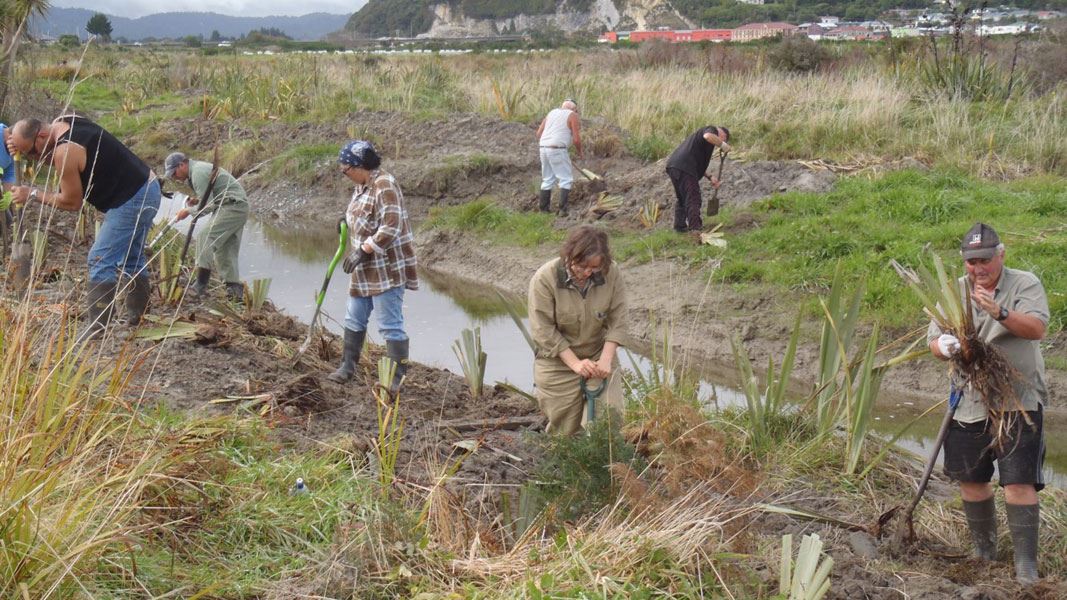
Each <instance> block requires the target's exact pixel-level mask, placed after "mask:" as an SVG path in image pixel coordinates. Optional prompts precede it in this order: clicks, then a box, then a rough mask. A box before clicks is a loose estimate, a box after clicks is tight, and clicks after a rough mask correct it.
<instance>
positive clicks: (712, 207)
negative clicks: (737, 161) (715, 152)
mask: <svg viewBox="0 0 1067 600" xmlns="http://www.w3.org/2000/svg"><path fill="white" fill-rule="evenodd" d="M726 154H727V153H726V152H723V151H722V148H719V174H718V175H716V176H715V179H716V180H718V182H719V187H722V166H723V164H724V163H725V162H726ZM709 180H710V178H709ZM717 214H719V188H718V187H716V188H714V189H713V190H712V192H711V199H710V200H708V214H707V216H709V217H712V216H715V215H717Z"/></svg>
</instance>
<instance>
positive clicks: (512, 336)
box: [158, 199, 1067, 487]
mask: <svg viewBox="0 0 1067 600" xmlns="http://www.w3.org/2000/svg"><path fill="white" fill-rule="evenodd" d="M177 208H178V207H177V206H176V205H175V204H174V203H173V201H171V202H167V200H166V199H164V203H163V206H161V207H160V213H159V217H158V220H161V221H162V220H166V219H169V218H170V217H171V216H172V215H173V214H174V212H175V211H176V210H177ZM202 226H206V224H205V223H204V221H201V222H200V223H198V224H197V227H198V228H199V227H202ZM182 230H183V231H184V228H183V229H182ZM336 250H337V232H336V229H334V228H332V227H325V228H322V229H283V228H280V227H277V226H276V225H274V224H271V223H261V222H256V221H249V223H248V225H247V226H246V228H245V233H244V238H243V245H242V246H241V274H242V276H243V277H244V279H245V280H246V281H250V280H252V279H256V278H268V277H269V278H271V279H272V280H273V282H272V285H271V290H270V299H271V301H272V302H273V303H274V305H275V306H276V307H278V308H279V309H280V310H282V311H284V312H286V313H288V314H290V315H293V316H294V317H296V318H298V319H301V320H304V321H307V320H308V319H310V318H311V313H312V311H313V310H314V298H315V294H316V293H317V292H318V290H319V288H320V286H321V285H322V279H323V277H324V276H325V273H326V266H327V265H328V264H329V261H330V258H331V257H332V256H333V254H334V252H335V251H336ZM420 278H421V281H420V283H421V285H420V287H419V290H418V291H415V292H408V293H406V294H405V295H404V316H405V319H406V321H407V323H406V326H407V330H408V335H409V336H410V337H411V340H412V341H411V358H412V360H414V361H416V362H420V363H423V364H427V365H431V366H435V367H440V368H445V369H449V370H451V371H453V372H455V373H460V372H462V370H461V368H460V366H459V361H458V360H457V358H456V356H455V354H454V352H453V350H452V344H453V342H454V341H455V340H456V339H457V338H458V337H459V336H460V332H461V331H462V330H463V329H470V328H474V327H479V328H481V336H482V347H483V348H484V350H485V352H486V353H487V354H488V356H489V360H488V361H487V364H486V382H494V381H508V382H510V383H511V384H513V385H515V386H517V387H519V388H522V389H526V390H532V389H533V355H532V354H531V352H530V347H529V346H528V345H527V343H526V340H525V339H524V338H523V336H522V334H521V333H520V332H519V330H518V328H517V327H516V326H515V323H514V322H513V321H512V320H511V317H510V316H509V315H508V312H507V309H506V307H505V304H504V301H503V300H501V298H500V297H499V296H498V295H497V294H496V293H495V292H493V291H491V290H486V289H485V288H482V287H479V286H478V285H475V284H472V283H470V282H463V281H457V280H455V279H449V278H444V277H442V276H440V275H437V274H434V273H432V272H426V271H423V272H421V273H420ZM347 298H348V277H347V276H346V275H345V274H344V273H343V272H342V271H341V270H340V267H338V269H337V271H336V272H335V273H334V277H333V280H332V281H331V284H330V289H329V291H328V292H327V296H326V300H325V302H324V303H323V322H324V323H325V324H326V326H327V327H328V328H329V329H330V330H331V331H334V332H335V333H340V332H341V328H342V326H341V324H340V321H341V320H343V318H344V313H345V303H346V301H347ZM511 300H514V301H515V302H516V306H517V307H518V308H519V309H520V314H525V305H524V304H525V303H524V302H523V299H522V298H512V299H511ZM376 327H377V324H376V323H374V322H373V319H372V324H371V332H370V335H371V338H372V339H374V340H376V341H378V342H379V343H380V336H377V331H376ZM620 360H621V362H622V365H623V367H626V368H630V367H631V362H630V360H629V359H628V358H627V357H626V356H625V355H623V356H621V357H620ZM633 360H634V363H636V368H637V369H639V370H640V371H642V372H645V373H648V372H649V371H650V370H651V369H652V363H651V361H649V360H648V359H647V358H645V357H644V356H640V355H637V354H634V355H633ZM699 379H700V383H699V394H700V397H701V399H702V400H704V401H705V402H708V403H710V402H714V403H716V404H717V405H718V406H721V407H727V406H739V407H743V406H744V405H745V399H744V396H743V395H742V394H741V393H740V392H739V391H738V390H737V388H736V376H735V375H734V374H733V371H732V370H723V369H721V368H720V369H718V370H710V369H705V370H704V371H703V372H702V373H701V375H700V377H699ZM882 396H883V403H882V404H881V405H880V406H879V407H878V408H877V410H876V419H877V420H876V421H875V429H876V430H877V431H878V432H879V433H881V434H882V435H884V436H886V437H890V436H892V435H894V434H896V433H897V432H898V431H899V430H900V429H901V428H902V427H904V425H906V424H907V423H909V422H910V421H911V420H912V419H914V418H915V416H917V415H918V414H919V413H921V412H922V409H923V408H925V407H922V406H913V405H909V404H910V403H908V402H907V401H896V400H894V399H892V398H888V397H887V395H886V394H883V395H882ZM943 414H944V413H940V412H938V411H935V412H934V413H933V414H930V415H928V416H927V417H926V418H925V419H923V420H922V421H920V422H919V423H917V424H916V425H915V426H913V427H912V428H911V430H909V432H908V433H907V434H906V435H905V436H904V437H902V438H901V440H900V442H899V443H900V445H902V446H904V447H905V448H907V449H909V450H912V451H913V452H915V453H917V454H919V455H920V456H922V457H923V458H924V459H925V456H926V455H927V454H928V452H929V450H928V448H929V446H930V444H931V443H932V440H933V438H934V436H935V435H936V434H937V429H938V425H939V424H940V422H941V417H942V416H943ZM1045 427H1046V431H1049V432H1053V431H1063V430H1064V429H1065V428H1067V418H1063V417H1050V416H1048V415H1046V420H1045ZM1045 437H1046V444H1047V445H1048V456H1047V458H1046V463H1045V464H1046V473H1047V479H1048V480H1049V482H1050V483H1052V484H1054V485H1057V486H1058V487H1067V436H1062V435H1059V436H1055V435H1046V436H1045Z"/></svg>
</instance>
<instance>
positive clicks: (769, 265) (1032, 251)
mask: <svg viewBox="0 0 1067 600" xmlns="http://www.w3.org/2000/svg"><path fill="white" fill-rule="evenodd" d="M1063 185H1064V183H1063V181H1062V180H1059V179H1055V178H1035V179H1028V180H1023V181H1019V182H1015V183H1009V184H993V183H984V182H979V181H977V180H974V179H972V178H969V177H964V176H959V175H954V174H947V173H937V172H934V173H923V172H918V171H901V172H895V173H890V174H888V175H886V176H885V177H882V178H879V179H876V180H868V179H865V178H861V177H854V178H847V179H843V180H841V181H840V182H839V183H838V185H837V186H836V188H835V189H834V191H832V192H831V193H829V194H825V195H824V194H801V193H791V194H782V195H778V196H774V197H772V198H769V199H767V200H764V201H762V202H760V203H757V204H756V205H754V207H753V209H754V210H755V211H756V212H760V213H764V214H763V215H761V216H763V217H765V219H764V222H763V224H762V225H761V226H760V227H758V228H756V229H752V230H750V231H747V232H745V233H743V234H741V235H737V236H728V238H729V241H730V245H729V247H728V248H727V249H726V250H725V251H719V250H715V249H711V248H700V249H699V250H697V251H696V252H697V254H698V256H700V255H707V256H711V255H713V254H714V255H721V256H722V259H723V263H722V272H721V274H718V275H716V276H721V277H724V278H726V279H727V280H729V281H763V282H766V283H770V284H772V285H775V286H777V287H781V288H789V289H799V290H804V291H821V290H824V289H826V287H827V286H828V285H829V282H830V280H831V278H832V276H833V270H834V267H835V265H836V264H837V262H838V261H840V262H842V263H843V265H844V268H845V272H846V273H848V274H855V275H859V274H865V275H866V277H867V291H866V295H865V297H864V302H865V305H866V306H865V308H866V310H867V311H868V312H869V313H870V315H871V317H873V318H876V319H879V320H881V321H882V322H884V323H886V324H888V325H890V326H894V327H911V326H915V325H917V324H919V322H920V321H921V320H922V318H921V311H920V308H919V304H918V302H917V301H916V300H915V299H914V298H913V296H912V294H909V293H905V292H904V288H903V286H902V284H901V282H900V281H899V278H898V276H897V275H896V274H895V273H894V272H893V270H892V269H890V268H889V266H888V263H889V260H890V259H896V260H898V261H900V262H901V263H903V264H906V265H914V264H916V263H917V261H919V260H920V259H921V257H922V256H923V249H924V248H925V247H927V246H929V247H931V248H933V249H934V250H935V251H936V252H938V253H939V254H940V255H941V256H942V257H943V258H944V259H945V261H946V264H947V265H950V266H951V268H953V269H954V270H955V271H956V272H957V273H958V274H963V266H962V264H961V261H960V258H959V253H958V251H959V240H960V238H961V237H962V235H963V233H964V232H966V231H967V230H968V229H969V228H970V227H971V225H973V224H974V223H975V222H976V221H983V222H985V223H988V224H990V225H991V226H993V227H994V228H995V229H997V231H998V232H999V233H1000V234H1001V237H1002V238H1003V239H1004V241H1005V244H1006V246H1007V248H1008V250H1007V264H1008V266H1009V267H1013V268H1017V269H1024V270H1027V271H1032V272H1034V273H1035V274H1037V275H1038V277H1040V278H1041V280H1042V282H1043V283H1044V285H1045V289H1046V292H1048V294H1049V304H1050V309H1051V312H1052V323H1051V324H1050V325H1051V326H1050V331H1052V332H1055V331H1058V330H1059V329H1061V328H1062V327H1063V323H1064V319H1065V318H1067V299H1065V297H1064V294H1063V290H1064V289H1065V288H1067V273H1065V272H1064V271H1063V269H1062V268H1060V265H1061V263H1062V257H1063V255H1064V252H1067V231H1064V230H1063V229H1062V228H1061V227H1060V226H1059V225H1057V224H1056V223H1055V219H1056V217H1055V215H1061V214H1063V213H1064V211H1067V195H1065V194H1064V193H1063V191H1062V190H1063Z"/></svg>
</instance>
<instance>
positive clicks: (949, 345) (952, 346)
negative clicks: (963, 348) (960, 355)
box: [937, 333, 960, 358]
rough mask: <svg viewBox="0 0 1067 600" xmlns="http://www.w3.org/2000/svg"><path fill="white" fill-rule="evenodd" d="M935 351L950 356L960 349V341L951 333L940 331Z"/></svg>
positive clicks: (946, 356)
mask: <svg viewBox="0 0 1067 600" xmlns="http://www.w3.org/2000/svg"><path fill="white" fill-rule="evenodd" d="M937 351H938V352H940V353H941V356H944V357H945V358H951V357H953V356H955V355H956V353H957V352H959V351H960V341H959V339H957V338H956V336H954V335H952V334H951V333H942V334H941V336H940V337H938V338H937Z"/></svg>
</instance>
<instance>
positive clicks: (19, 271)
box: [11, 154, 33, 289]
mask: <svg viewBox="0 0 1067 600" xmlns="http://www.w3.org/2000/svg"><path fill="white" fill-rule="evenodd" d="M13 158H14V159H15V185H16V186H20V185H22V176H23V168H24V167H23V164H22V157H21V156H19V155H18V154H16V155H15V156H14V157H13ZM25 212H26V205H25V204H22V205H21V206H18V207H16V208H15V210H14V214H13V215H12V219H11V280H12V282H13V284H14V286H15V289H22V288H23V287H26V286H28V285H29V282H30V274H31V271H32V270H33V248H32V247H31V246H30V242H29V241H27V240H26V231H25V223H24V221H25Z"/></svg>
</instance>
